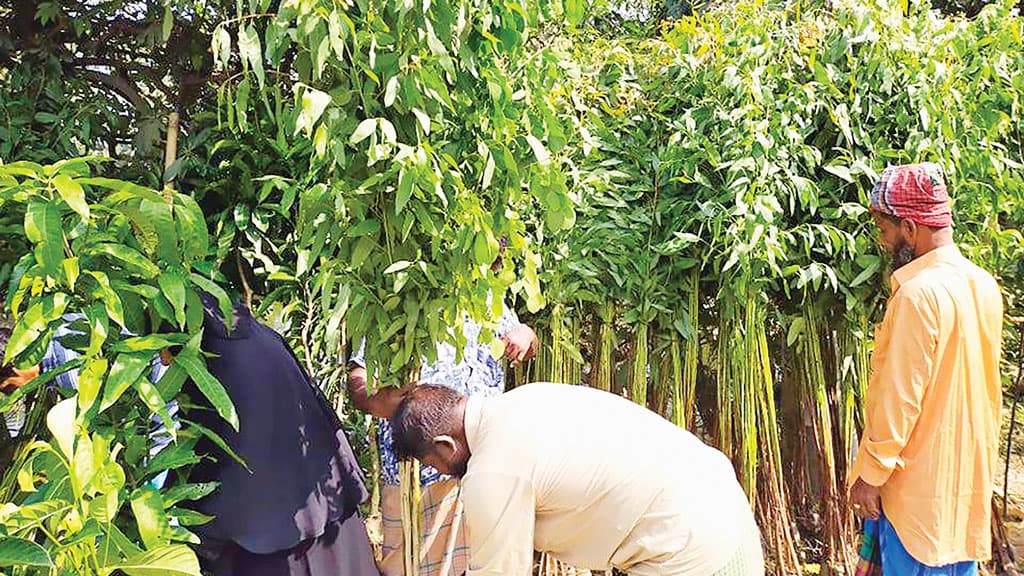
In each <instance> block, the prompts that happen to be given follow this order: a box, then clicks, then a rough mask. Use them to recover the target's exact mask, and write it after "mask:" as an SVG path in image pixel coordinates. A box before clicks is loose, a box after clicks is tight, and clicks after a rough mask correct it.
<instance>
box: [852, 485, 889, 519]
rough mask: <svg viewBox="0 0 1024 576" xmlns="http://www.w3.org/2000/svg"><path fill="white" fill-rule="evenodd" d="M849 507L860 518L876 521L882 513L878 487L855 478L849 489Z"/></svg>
mask: <svg viewBox="0 0 1024 576" xmlns="http://www.w3.org/2000/svg"><path fill="white" fill-rule="evenodd" d="M850 507H852V508H853V513H854V514H856V515H857V516H858V517H860V518H871V519H872V520H878V517H879V516H880V515H881V513H882V494H881V490H879V488H878V486H872V485H871V484H868V483H867V482H865V481H864V480H862V479H860V478H857V480H856V481H855V482H854V483H853V487H851V488H850Z"/></svg>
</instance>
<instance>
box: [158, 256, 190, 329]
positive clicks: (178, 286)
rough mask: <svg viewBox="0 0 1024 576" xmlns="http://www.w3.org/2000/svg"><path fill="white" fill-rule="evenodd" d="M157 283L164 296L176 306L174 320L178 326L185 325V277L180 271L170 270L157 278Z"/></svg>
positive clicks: (172, 305) (182, 326)
mask: <svg viewBox="0 0 1024 576" xmlns="http://www.w3.org/2000/svg"><path fill="white" fill-rule="evenodd" d="M157 284H159V285H160V290H161V291H162V292H163V294H164V297H165V298H167V301H168V302H170V303H171V307H173V308H174V320H175V322H177V323H178V328H184V327H185V279H184V278H183V277H182V275H181V273H180V272H177V271H175V270H168V271H166V272H164V273H163V274H161V275H160V276H159V277H158V278H157Z"/></svg>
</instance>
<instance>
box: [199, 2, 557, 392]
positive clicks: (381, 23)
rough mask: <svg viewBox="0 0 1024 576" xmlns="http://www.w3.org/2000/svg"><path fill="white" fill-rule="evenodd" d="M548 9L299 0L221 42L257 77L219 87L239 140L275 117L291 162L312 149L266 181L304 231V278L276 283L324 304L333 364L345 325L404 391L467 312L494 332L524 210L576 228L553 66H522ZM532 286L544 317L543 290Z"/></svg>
mask: <svg viewBox="0 0 1024 576" xmlns="http://www.w3.org/2000/svg"><path fill="white" fill-rule="evenodd" d="M552 8H558V7H551V6H546V5H544V4H541V5H539V6H538V5H533V4H529V3H524V4H517V3H512V4H497V3H494V4H491V3H474V2H468V1H455V2H450V1H441V2H426V3H423V4H422V5H421V4H417V3H414V2H386V3H373V2H360V3H341V4H339V3H335V2H328V3H321V2H310V1H301V2H286V3H284V4H282V6H281V7H280V9H279V10H278V11H277V13H276V14H274V15H272V16H271V17H260V15H258V14H256V15H251V16H250V15H248V14H244V13H243V14H239V15H238V17H237V18H234V19H231V20H228V21H227V22H225V23H224V24H223V25H222V26H221V27H220V28H218V30H217V32H216V34H215V42H214V49H215V53H216V59H217V60H218V62H220V65H221V66H222V67H229V66H240V67H241V69H242V70H243V72H245V74H244V76H243V78H242V79H241V80H240V81H238V82H232V83H225V84H223V85H222V86H221V87H220V94H221V98H220V103H221V110H222V113H221V116H222V118H223V120H224V121H225V122H226V123H227V125H228V127H229V128H231V129H234V130H237V131H238V132H239V133H240V134H249V133H251V131H256V130H262V131H264V133H267V132H268V130H267V128H268V126H267V125H266V124H265V123H264V120H263V119H265V118H269V119H270V120H271V122H270V125H271V126H272V127H273V128H276V130H275V132H274V133H273V134H274V140H275V143H276V146H275V148H276V149H277V150H285V149H289V148H290V147H291V146H292V145H291V144H289V143H290V142H292V141H297V142H302V141H306V142H309V143H311V144H312V146H311V148H312V149H311V150H310V151H309V152H310V153H311V158H310V172H311V175H310V176H311V177H306V178H299V179H298V180H297V181H296V180H295V175H294V174H291V175H289V174H280V173H265V174H262V175H261V176H262V177H263V178H264V179H265V180H264V182H265V183H266V184H264V188H263V189H264V190H266V189H268V188H269V192H268V194H267V197H273V196H276V193H277V192H276V190H277V189H281V188H283V189H284V190H285V191H286V192H284V194H282V200H283V199H284V195H285V194H287V197H288V199H289V202H287V204H289V206H290V207H292V209H291V210H290V211H289V210H288V208H285V210H284V211H285V212H288V216H287V217H288V218H289V219H290V220H291V221H292V222H294V235H291V236H289V237H288V238H287V242H288V243H289V244H290V246H289V249H292V250H294V254H295V259H294V266H293V267H292V266H289V265H282V264H281V263H280V262H275V264H274V268H275V271H274V272H273V273H272V274H273V275H272V276H271V278H273V279H274V280H275V281H278V280H279V281H281V282H285V283H287V284H286V285H288V284H290V285H292V286H306V285H308V287H309V289H310V290H311V291H312V292H313V293H314V294H316V295H318V296H319V297H318V298H317V300H318V301H317V302H316V306H317V307H318V310H319V314H317V319H318V329H320V330H321V332H320V333H321V334H322V335H323V337H324V339H325V340H326V342H327V346H326V348H327V350H328V354H329V357H330V355H332V354H333V350H335V349H336V345H337V343H339V342H341V341H343V338H342V336H343V334H342V327H343V326H344V328H345V331H346V334H344V335H345V336H347V337H348V338H349V339H351V340H353V341H358V340H359V339H361V338H364V337H365V338H366V341H367V358H368V360H369V363H370V370H371V373H374V374H377V375H378V376H379V377H380V378H381V380H382V382H384V383H394V382H397V381H400V380H401V379H404V378H407V377H408V374H409V372H410V371H412V370H413V369H414V368H415V367H416V366H417V365H418V363H419V356H420V354H423V353H426V354H427V355H428V356H429V355H431V354H432V353H433V350H434V346H433V343H434V342H437V341H450V340H454V341H458V340H460V339H461V338H462V336H461V331H459V330H455V331H452V330H450V329H449V328H448V327H449V326H458V325H460V324H461V322H462V318H463V314H464V313H465V314H469V316H471V317H474V318H478V319H485V325H486V326H488V327H493V321H490V320H489V319H491V318H496V317H497V316H498V314H495V311H496V307H497V306H499V305H500V301H501V298H502V297H503V296H504V294H505V292H506V291H507V290H508V289H509V288H510V287H511V286H512V285H513V283H514V282H515V280H516V275H515V271H514V268H513V266H512V265H511V264H506V265H505V267H504V268H502V269H499V270H497V271H492V270H491V267H490V265H491V263H492V262H493V261H494V260H495V259H496V257H497V256H498V248H499V240H500V239H501V238H502V237H508V238H509V246H510V255H519V254H522V253H525V254H527V255H529V254H530V250H529V248H528V247H527V246H526V244H525V242H524V237H523V231H524V229H525V227H524V225H523V223H522V216H521V211H522V210H528V211H532V206H531V205H532V204H533V203H534V202H537V203H539V204H540V207H541V208H542V210H544V213H545V214H546V219H547V221H548V225H549V226H551V227H553V228H555V229H557V228H563V227H566V226H569V225H571V223H572V222H573V219H574V210H573V205H572V202H570V201H569V200H568V199H567V198H568V197H567V195H566V188H565V180H564V177H562V176H561V173H560V172H559V171H558V170H557V169H556V166H555V165H554V163H553V162H552V153H553V152H555V153H557V151H558V150H559V149H560V148H561V146H562V145H563V144H564V141H565V134H564V129H563V128H562V126H561V124H560V123H559V122H558V120H557V119H556V118H555V116H554V114H553V113H552V108H551V106H550V104H549V103H548V102H547V100H546V99H544V98H543V95H542V90H543V89H544V88H545V87H546V85H547V84H548V82H549V81H550V75H548V74H547V73H548V72H553V69H551V68H550V67H537V66H536V62H533V61H525V63H522V64H521V63H520V60H521V58H522V57H523V56H524V55H525V54H526V51H525V46H526V41H527V40H528V39H529V35H530V31H531V26H534V25H536V24H537V23H538V21H539V20H540V19H541V18H542V17H543V16H544V15H545V14H548V13H550V12H551V10H552ZM537 72H541V73H542V74H540V75H538V74H537ZM291 78H295V81H294V82H293V81H291V80H290V79H291ZM264 86H266V88H265V89H264V88H263V87H264ZM257 90H258V92H257ZM255 94H258V95H259V99H256V98H254V95H255ZM257 118H258V119H260V120H256V119H257ZM257 122H258V123H257ZM293 202H294V204H292V203H293ZM246 208H249V209H250V211H249V214H252V213H253V212H252V209H253V206H252V205H251V204H250V205H248V206H246ZM235 214H236V218H235V220H236V224H237V222H238V221H239V220H240V219H241V220H242V221H244V220H246V219H247V218H248V216H247V215H246V213H245V212H244V211H243V212H242V213H241V214H239V212H238V211H237V210H236V213H235ZM279 266H282V267H281V268H279ZM285 266H287V267H285ZM518 288H519V289H521V290H524V291H525V292H527V293H529V294H533V295H534V297H533V298H531V299H530V301H531V304H532V305H538V306H539V301H537V297H536V295H537V294H539V287H538V285H537V279H536V277H533V278H532V280H531V279H530V278H527V279H526V283H525V285H520V286H518ZM488 294H493V295H494V297H493V299H491V298H488Z"/></svg>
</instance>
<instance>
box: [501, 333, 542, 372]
mask: <svg viewBox="0 0 1024 576" xmlns="http://www.w3.org/2000/svg"><path fill="white" fill-rule="evenodd" d="M501 339H502V340H504V341H505V358H507V359H509V360H511V361H512V365H513V366H519V365H520V364H522V363H523V362H525V361H527V360H529V359H530V358H533V356H534V354H536V353H537V334H536V333H535V332H534V331H533V329H532V328H530V327H529V326H527V325H525V324H520V325H519V326H516V327H515V328H513V329H511V330H509V331H508V332H506V333H505V335H504V336H502V337H501Z"/></svg>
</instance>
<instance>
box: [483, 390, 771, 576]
mask: <svg viewBox="0 0 1024 576" xmlns="http://www.w3.org/2000/svg"><path fill="white" fill-rule="evenodd" d="M466 437H467V440H468V442H469V447H470V452H471V454H472V456H471V457H470V460H469V464H468V468H467V473H466V476H465V478H464V480H463V497H464V502H465V511H466V528H467V531H468V539H469V549H470V569H469V571H468V572H467V574H468V575H470V576H471V575H474V574H481V575H484V574H486V575H498V574H501V575H522V576H527V575H529V574H531V573H532V565H533V551H534V549H537V550H541V551H545V552H550V553H551V554H552V555H554V556H555V557H557V558H559V559H560V560H563V561H565V562H567V563H569V564H572V565H574V566H577V567H580V568H589V569H594V570H604V569H608V568H609V567H611V566H614V567H616V568H619V569H620V570H626V571H631V570H632V571H634V572H638V573H639V572H643V573H653V574H662V575H666V576H668V575H672V574H686V575H688V576H700V575H704V574H712V573H714V572H715V571H716V570H718V569H719V568H721V567H723V566H724V565H725V564H726V563H727V562H728V561H729V560H730V559H732V558H733V557H734V556H735V555H736V553H737V549H738V547H739V546H740V543H741V542H744V541H746V540H744V539H745V538H749V537H750V536H751V534H756V525H755V523H754V518H753V514H752V512H751V507H750V504H749V502H748V501H747V499H746V496H745V495H744V493H743V490H742V489H741V488H740V486H739V483H738V482H737V481H736V476H735V472H734V471H733V468H732V465H731V463H730V462H729V460H728V459H727V458H726V457H725V456H724V455H723V454H722V453H721V452H719V451H717V450H715V449H713V448H711V447H709V446H707V445H705V444H703V443H702V442H701V441H700V440H698V439H697V438H696V437H695V436H693V435H692V434H690V433H689V432H687V431H685V430H683V429H680V428H678V427H676V426H674V425H673V424H671V423H670V422H668V421H666V420H664V419H663V418H661V417H660V416H658V415H656V414H654V413H653V412H650V411H648V410H647V409H645V408H642V407H640V406H637V405H636V404H633V403H632V402H629V401H627V400H625V399H623V398H621V397H618V396H615V395H613V394H609V393H607V392H601V391H598V390H593V389H589V388H584V387H580V386H570V385H565V384H545V383H538V384H529V385H526V386H522V387H520V388H516V389H515V390H512V391H511V392H507V393H505V394H503V395H502V396H499V397H497V398H486V399H484V398H471V399H470V400H469V404H468V406H467V408H466ZM751 531H754V532H751ZM755 538H756V536H755Z"/></svg>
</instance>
